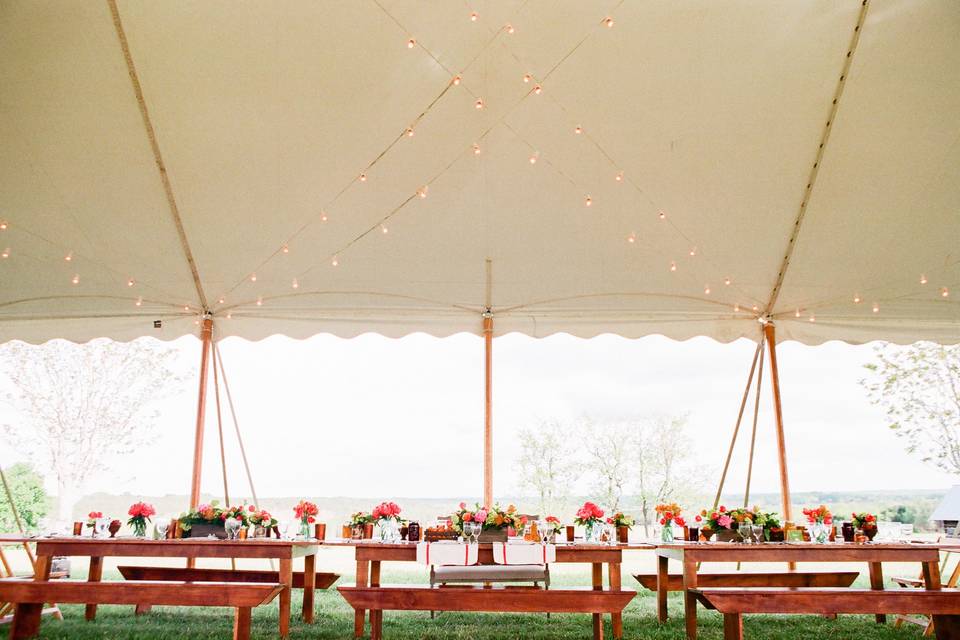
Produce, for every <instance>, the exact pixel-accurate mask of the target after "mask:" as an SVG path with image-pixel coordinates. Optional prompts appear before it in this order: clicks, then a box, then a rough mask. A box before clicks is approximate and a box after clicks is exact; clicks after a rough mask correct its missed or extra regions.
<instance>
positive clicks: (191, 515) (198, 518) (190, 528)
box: [177, 500, 227, 538]
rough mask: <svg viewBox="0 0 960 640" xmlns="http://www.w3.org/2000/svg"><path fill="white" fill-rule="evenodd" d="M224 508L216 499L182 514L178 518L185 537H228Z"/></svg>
mask: <svg viewBox="0 0 960 640" xmlns="http://www.w3.org/2000/svg"><path fill="white" fill-rule="evenodd" d="M222 515H223V509H221V508H220V507H219V503H218V502H217V501H216V500H212V501H211V502H210V504H201V505H200V506H198V507H197V508H196V509H194V510H193V511H188V512H186V513H183V514H181V515H180V517H179V518H178V519H177V520H178V522H179V523H180V530H181V531H183V537H184V538H205V537H207V536H215V537H217V538H226V537H227V532H226V529H224V526H223V521H224V518H223V517H221V516H222Z"/></svg>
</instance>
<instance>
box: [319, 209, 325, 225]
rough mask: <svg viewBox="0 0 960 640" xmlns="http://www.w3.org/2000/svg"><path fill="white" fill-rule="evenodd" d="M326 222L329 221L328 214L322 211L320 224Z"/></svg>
mask: <svg viewBox="0 0 960 640" xmlns="http://www.w3.org/2000/svg"><path fill="white" fill-rule="evenodd" d="M326 221H327V212H326V211H323V210H321V211H320V222H326Z"/></svg>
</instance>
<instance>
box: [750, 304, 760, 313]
mask: <svg viewBox="0 0 960 640" xmlns="http://www.w3.org/2000/svg"><path fill="white" fill-rule="evenodd" d="M751 309H752V310H753V312H754V313H756V312H757V311H760V307H758V306H757V305H753V306H752V307H751Z"/></svg>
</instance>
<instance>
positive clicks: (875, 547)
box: [656, 542, 940, 640]
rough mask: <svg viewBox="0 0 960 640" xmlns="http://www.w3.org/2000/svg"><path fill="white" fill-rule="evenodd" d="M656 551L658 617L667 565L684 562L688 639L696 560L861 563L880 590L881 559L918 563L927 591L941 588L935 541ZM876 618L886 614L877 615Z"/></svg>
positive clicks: (663, 607)
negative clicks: (921, 569)
mask: <svg viewBox="0 0 960 640" xmlns="http://www.w3.org/2000/svg"><path fill="white" fill-rule="evenodd" d="M656 554H657V619H658V620H659V621H660V622H664V621H665V620H666V619H667V583H668V579H669V578H668V576H669V574H668V572H667V564H668V562H669V561H670V560H676V561H678V562H680V563H681V564H682V565H683V595H684V613H685V616H686V627H687V638H688V639H689V640H695V639H696V637H697V599H696V596H694V595H692V594H690V592H689V590H690V589H694V588H696V587H697V565H698V564H699V563H701V562H863V563H866V564H867V565H868V567H869V570H870V586H871V588H872V589H877V590H879V589H883V566H882V563H884V562H919V563H920V564H921V565H922V568H923V576H924V581H925V583H926V587H927V589H940V564H939V563H940V548H939V546H938V545H936V544H909V543H891V544H873V543H870V544H852V543H828V544H814V543H810V542H767V543H762V544H742V543H735V542H675V543H672V544H660V545H657V548H656ZM877 622H878V623H883V622H886V616H884V615H877Z"/></svg>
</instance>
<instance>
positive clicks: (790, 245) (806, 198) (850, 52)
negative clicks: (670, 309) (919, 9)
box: [764, 0, 870, 317]
mask: <svg viewBox="0 0 960 640" xmlns="http://www.w3.org/2000/svg"><path fill="white" fill-rule="evenodd" d="M869 8H870V0H862V1H861V4H860V13H859V14H858V15H857V23H856V25H855V26H854V28H853V35H852V36H851V37H850V44H849V45H848V46H847V53H846V56H845V57H844V60H843V69H842V70H841V72H840V78H839V79H838V80H837V86H836V89H835V90H834V92H833V101H832V102H831V103H830V111H829V115H828V116H827V122H826V124H825V125H824V127H823V133H822V134H821V136H820V145H819V146H818V147H817V153H816V156H815V157H814V160H813V166H812V167H811V168H810V173H809V175H808V177H807V186H806V187H805V188H804V190H803V198H802V200H801V201H800V209H799V211H798V212H797V217H796V219H795V220H794V223H793V229H791V230H790V238H789V240H787V250H786V253H785V254H784V256H783V262H782V263H781V265H780V271H779V272H778V273H777V280H776V283H775V284H774V285H773V290H772V291H771V292H770V300H769V301H768V302H767V308H766V311H765V313H764V316H765V317H769V316H770V315H772V314H773V309H774V305H775V304H776V303H777V299H778V298H779V297H780V291H781V289H782V288H783V281H784V278H785V277H786V275H787V269H788V268H789V266H790V258H791V257H792V256H793V250H794V248H795V247H796V246H797V238H798V237H799V236H800V227H801V225H802V224H803V219H804V216H805V215H806V213H807V206H808V205H809V204H810V198H811V197H812V196H813V189H814V186H815V185H816V183H817V176H818V175H819V173H820V165H821V163H822V162H823V157H824V154H825V153H826V151H827V142H828V141H829V140H830V132H831V131H833V125H834V123H835V122H836V119H837V113H838V111H839V110H840V98H841V97H842V96H843V90H844V88H845V87H846V86H847V78H848V77H849V76H850V67H851V66H852V64H853V57H854V54H855V53H856V51H857V44H859V42H860V32H861V31H862V30H863V24H864V22H865V21H866V19H867V10H868V9H869Z"/></svg>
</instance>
